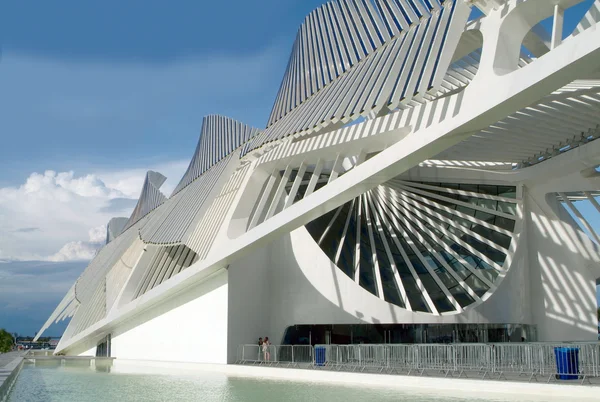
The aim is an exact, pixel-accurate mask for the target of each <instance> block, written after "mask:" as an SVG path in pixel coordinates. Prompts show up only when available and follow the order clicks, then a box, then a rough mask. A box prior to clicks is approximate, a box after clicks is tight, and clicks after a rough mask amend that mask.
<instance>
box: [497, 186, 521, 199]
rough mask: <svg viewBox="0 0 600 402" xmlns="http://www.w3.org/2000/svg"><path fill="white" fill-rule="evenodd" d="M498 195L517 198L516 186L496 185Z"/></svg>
mask: <svg viewBox="0 0 600 402" xmlns="http://www.w3.org/2000/svg"><path fill="white" fill-rule="evenodd" d="M498 195H499V196H500V197H504V198H512V199H515V198H517V188H516V187H512V186H511V187H509V186H498Z"/></svg>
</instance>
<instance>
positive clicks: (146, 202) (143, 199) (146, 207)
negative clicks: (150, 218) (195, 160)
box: [123, 170, 167, 232]
mask: <svg viewBox="0 0 600 402" xmlns="http://www.w3.org/2000/svg"><path fill="white" fill-rule="evenodd" d="M165 180H167V178H166V177H165V176H163V175H162V174H160V173H158V172H153V171H152V170H149V171H148V173H146V180H144V186H143V187H142V194H141V195H140V198H139V200H138V202H137V204H136V206H135V209H134V210H133V213H132V214H131V217H130V218H129V221H127V224H126V225H125V227H124V228H123V232H124V231H126V230H127V229H129V228H130V227H131V226H133V225H135V224H136V223H137V222H138V221H139V220H140V219H142V218H143V217H144V216H146V215H148V214H149V213H150V212H151V211H153V210H154V209H155V208H157V207H158V206H160V205H161V204H162V203H163V202H165V201H166V200H167V197H165V195H164V194H163V193H161V192H160V186H162V185H163V183H164V182H165Z"/></svg>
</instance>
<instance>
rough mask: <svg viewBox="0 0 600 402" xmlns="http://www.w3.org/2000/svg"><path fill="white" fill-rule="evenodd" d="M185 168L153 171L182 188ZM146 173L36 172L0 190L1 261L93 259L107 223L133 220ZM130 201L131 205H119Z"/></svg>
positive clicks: (164, 167) (165, 167) (179, 165)
mask: <svg viewBox="0 0 600 402" xmlns="http://www.w3.org/2000/svg"><path fill="white" fill-rule="evenodd" d="M185 168H186V163H183V162H173V163H170V164H164V165H161V166H156V167H154V169H153V170H157V171H159V172H161V173H163V174H165V175H169V176H171V177H170V179H169V180H168V182H167V183H165V189H164V190H163V191H165V193H166V194H167V195H169V192H170V191H171V190H172V188H173V187H174V186H175V185H176V184H177V181H178V180H179V178H180V177H181V175H182V174H183V172H184V170H185ZM145 173H146V170H145V169H128V170H121V171H111V172H98V173H94V174H88V175H82V176H78V175H76V174H75V173H74V172H59V173H57V172H54V171H51V170H48V171H46V172H44V173H32V174H31V175H30V176H29V177H28V178H27V180H26V181H25V183H23V184H22V185H21V186H18V187H4V188H0V259H4V260H47V261H70V260H89V259H91V258H92V257H93V256H94V254H95V253H96V250H97V249H98V248H99V247H100V246H101V245H102V243H103V242H104V240H105V235H106V226H105V225H106V223H107V222H108V221H109V220H110V219H111V218H113V217H115V216H125V217H128V216H129V215H130V214H131V210H132V208H133V205H134V204H135V200H136V199H137V198H138V196H139V193H140V190H141V186H142V183H143V180H144V177H145ZM127 199H130V200H131V201H127V202H126V203H123V202H116V201H123V200H125V201H126V200H127Z"/></svg>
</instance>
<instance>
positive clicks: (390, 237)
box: [306, 179, 518, 313]
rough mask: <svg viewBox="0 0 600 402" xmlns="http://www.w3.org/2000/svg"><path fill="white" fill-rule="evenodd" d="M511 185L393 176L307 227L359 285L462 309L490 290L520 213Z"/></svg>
mask: <svg viewBox="0 0 600 402" xmlns="http://www.w3.org/2000/svg"><path fill="white" fill-rule="evenodd" d="M517 210H518V204H517V200H516V198H515V188H514V187H508V186H490V185H471V184H468V185H467V184H431V183H429V184H425V183H415V182H407V181H402V180H398V179H394V180H391V181H389V182H387V183H386V184H384V185H381V186H378V187H376V188H375V189H373V190H371V191H369V192H367V193H365V194H363V195H361V196H359V197H357V198H355V199H354V200H352V201H350V202H348V203H346V204H345V205H342V206H341V207H339V208H338V209H335V210H333V211H331V212H329V213H327V214H325V215H324V216H322V217H320V218H318V219H316V220H314V221H312V222H311V223H309V224H308V225H306V228H307V229H308V231H309V232H310V234H311V235H312V237H313V238H314V239H315V241H317V242H318V243H319V245H320V247H321V249H322V250H323V251H324V252H325V253H326V254H327V256H328V257H329V258H330V259H331V261H333V262H334V263H335V264H336V266H337V267H338V268H339V269H341V270H342V271H343V272H344V273H346V275H348V276H349V277H350V278H352V279H354V280H355V281H356V282H357V283H358V284H359V285H360V286H361V287H363V288H364V289H366V290H367V291H369V292H371V293H372V294H374V295H376V296H378V297H380V298H381V299H384V300H386V301H388V302H390V303H393V304H396V305H398V306H400V307H404V308H406V309H408V310H412V311H422V312H430V313H444V312H455V311H462V310H463V309H464V308H465V307H467V306H469V305H471V304H473V303H475V302H477V301H480V300H481V298H482V297H483V296H484V295H485V294H486V293H488V292H492V291H493V290H495V287H496V285H495V284H494V283H495V281H496V279H497V278H498V277H499V276H504V272H505V267H504V263H505V261H506V259H507V256H510V255H511V251H510V250H511V241H512V240H513V231H514V228H515V222H516V221H517V219H518V216H517V215H518V214H517Z"/></svg>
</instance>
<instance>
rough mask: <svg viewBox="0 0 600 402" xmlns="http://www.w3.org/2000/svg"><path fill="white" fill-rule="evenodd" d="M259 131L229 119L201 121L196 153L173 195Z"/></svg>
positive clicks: (219, 117) (213, 117)
mask: <svg viewBox="0 0 600 402" xmlns="http://www.w3.org/2000/svg"><path fill="white" fill-rule="evenodd" d="M258 132H259V130H258V129H257V128H254V127H250V126H248V125H246V124H244V123H240V122H239V121H236V120H233V119H231V118H229V117H224V116H217V115H211V116H206V117H205V118H204V119H203V121H202V131H201V133H200V139H199V140H198V145H197V146H196V151H195V152H194V156H193V158H192V161H191V162H190V164H189V166H188V168H187V170H186V172H185V174H184V175H183V178H182V179H181V181H180V182H179V184H178V185H177V187H175V190H174V191H173V194H172V195H171V196H173V195H175V194H177V193H178V192H180V191H181V190H182V189H183V188H185V187H186V186H188V185H189V184H190V183H191V182H193V181H194V180H196V179H197V178H198V177H200V176H201V175H202V174H203V173H204V172H206V171H207V170H208V169H210V168H211V167H212V166H214V165H215V164H217V163H218V162H220V161H221V160H223V159H224V158H225V157H226V156H228V155H229V154H231V153H232V152H233V151H235V150H236V149H237V148H239V147H240V146H241V145H243V144H244V143H246V142H247V141H248V140H250V139H251V138H253V137H254V136H255V135H256V134H257V133H258Z"/></svg>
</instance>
